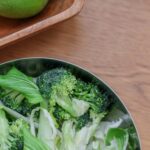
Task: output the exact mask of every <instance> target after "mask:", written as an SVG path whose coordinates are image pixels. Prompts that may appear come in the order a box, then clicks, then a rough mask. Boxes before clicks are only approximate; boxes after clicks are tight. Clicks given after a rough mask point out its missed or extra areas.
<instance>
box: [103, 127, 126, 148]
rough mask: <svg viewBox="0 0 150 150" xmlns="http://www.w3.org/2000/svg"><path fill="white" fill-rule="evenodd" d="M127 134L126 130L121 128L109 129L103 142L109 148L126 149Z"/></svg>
mask: <svg viewBox="0 0 150 150" xmlns="http://www.w3.org/2000/svg"><path fill="white" fill-rule="evenodd" d="M128 140H129V135H128V133H127V131H125V130H124V129H121V128H111V129H109V131H108V133H107V135H106V139H105V143H106V145H107V146H108V148H107V149H110V150H126V149H127V145H128Z"/></svg>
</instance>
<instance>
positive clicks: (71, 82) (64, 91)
mask: <svg viewBox="0 0 150 150" xmlns="http://www.w3.org/2000/svg"><path fill="white" fill-rule="evenodd" d="M37 85H38V87H39V89H40V91H41V93H42V95H43V97H45V98H46V99H49V104H50V107H51V108H50V109H53V108H52V107H53V106H55V105H56V103H57V104H58V105H59V106H60V107H62V108H63V109H64V110H65V111H67V112H68V113H70V114H71V115H72V116H73V117H77V116H80V115H82V114H84V113H85V111H86V110H87V109H88V107H89V106H88V104H87V103H86V102H84V101H79V100H75V99H74V100H73V101H72V99H71V98H70V95H71V93H72V92H73V89H74V88H75V86H76V78H75V77H74V76H73V75H72V74H71V73H70V72H69V71H67V70H65V69H53V70H50V71H48V72H46V73H44V74H42V75H41V76H39V77H38V79H37ZM78 107H82V108H83V109H78Z"/></svg>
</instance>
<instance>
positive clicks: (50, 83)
mask: <svg viewBox="0 0 150 150" xmlns="http://www.w3.org/2000/svg"><path fill="white" fill-rule="evenodd" d="M75 84H76V79H75V77H74V76H73V75H72V74H71V73H70V72H69V71H67V70H65V69H63V68H61V69H60V68H58V69H52V70H50V71H48V72H46V73H43V74H42V75H40V76H39V77H38V78H37V85H38V87H39V89H40V92H41V94H42V96H43V97H44V98H46V99H50V98H51V95H52V93H53V92H58V91H59V90H60V92H61V93H60V94H61V95H62V94H64V95H68V94H70V92H72V90H73V89H74V87H75Z"/></svg>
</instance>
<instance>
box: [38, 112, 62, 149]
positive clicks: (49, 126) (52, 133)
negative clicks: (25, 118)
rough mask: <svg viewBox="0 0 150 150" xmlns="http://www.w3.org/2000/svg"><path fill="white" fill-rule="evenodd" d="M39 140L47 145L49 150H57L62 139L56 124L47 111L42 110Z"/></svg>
mask: <svg viewBox="0 0 150 150" xmlns="http://www.w3.org/2000/svg"><path fill="white" fill-rule="evenodd" d="M38 138H39V139H40V140H41V141H42V142H43V143H45V144H46V145H47V146H48V147H49V149H51V150H56V149H57V142H58V140H59V138H60V136H59V131H58V130H57V128H56V127H55V122H54V121H53V119H52V117H51V115H50V114H49V112H48V111H47V110H46V109H41V111H40V120H39V129H38Z"/></svg>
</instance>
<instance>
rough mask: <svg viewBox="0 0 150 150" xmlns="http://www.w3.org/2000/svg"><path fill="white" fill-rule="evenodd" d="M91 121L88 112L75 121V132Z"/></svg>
mask: <svg viewBox="0 0 150 150" xmlns="http://www.w3.org/2000/svg"><path fill="white" fill-rule="evenodd" d="M91 121H92V119H91V118H90V112H89V111H88V112H86V113H85V114H83V115H82V116H80V117H78V118H77V119H76V130H80V129H81V128H82V127H84V126H85V125H87V124H88V123H89V122H91Z"/></svg>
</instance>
